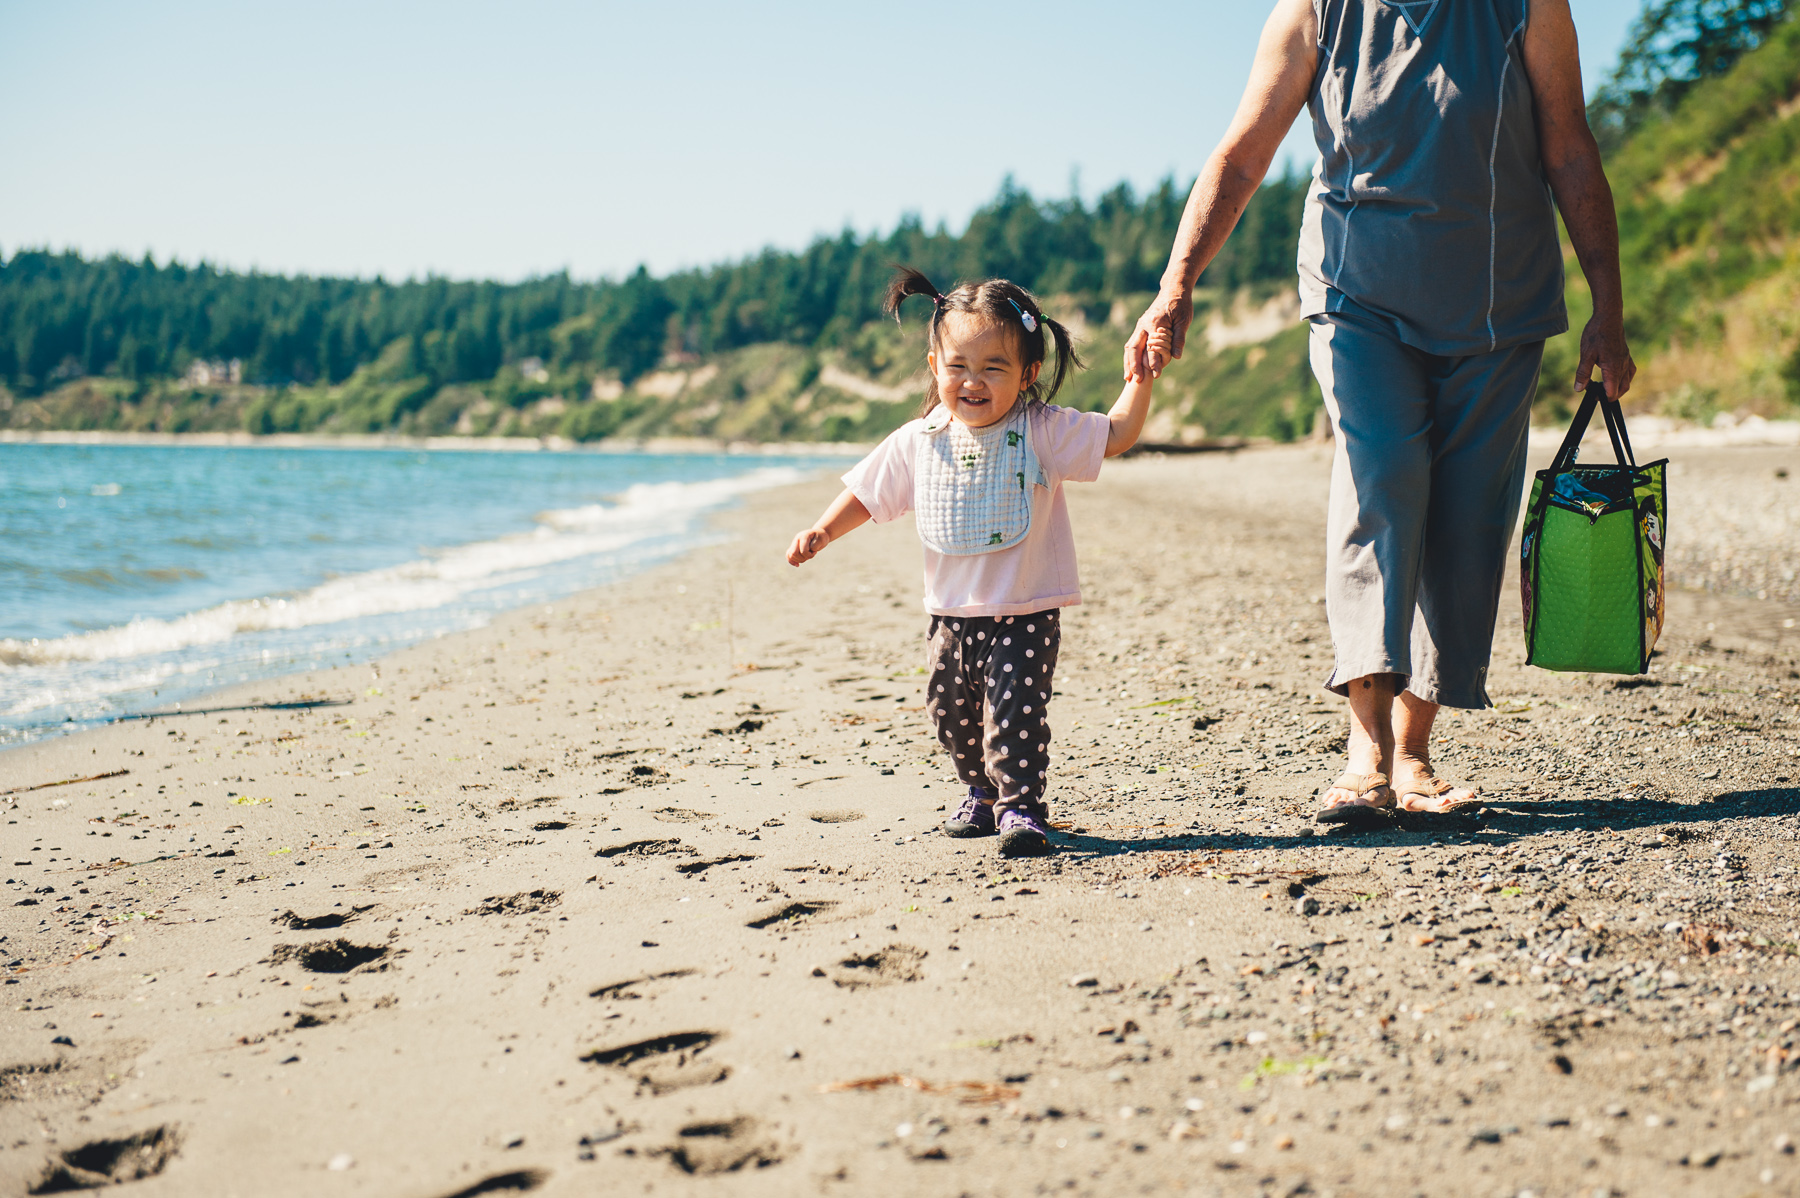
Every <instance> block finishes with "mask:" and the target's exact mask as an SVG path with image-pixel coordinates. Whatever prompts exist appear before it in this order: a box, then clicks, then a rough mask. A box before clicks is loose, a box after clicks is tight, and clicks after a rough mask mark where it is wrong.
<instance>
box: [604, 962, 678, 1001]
mask: <svg viewBox="0 0 1800 1198" xmlns="http://www.w3.org/2000/svg"><path fill="white" fill-rule="evenodd" d="M699 972H700V971H699V970H697V969H670V970H667V971H665V972H663V973H652V974H648V975H646V976H644V977H641V978H627V979H625V980H624V981H622V982H610V983H608V984H607V985H604V986H601V987H599V988H597V989H594V990H589V991H588V997H589V998H602V999H608V1000H617V999H626V998H655V997H656V994H657V993H659V992H660V991H661V989H662V987H660V986H658V985H657V983H658V982H673V981H676V980H677V979H680V978H691V977H693V976H694V975H695V974H697V973H699Z"/></svg>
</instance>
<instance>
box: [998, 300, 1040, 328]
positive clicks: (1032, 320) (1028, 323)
mask: <svg viewBox="0 0 1800 1198" xmlns="http://www.w3.org/2000/svg"><path fill="white" fill-rule="evenodd" d="M1006 302H1007V303H1009V304H1011V305H1012V306H1013V310H1014V311H1015V312H1017V313H1018V314H1019V323H1020V324H1022V325H1024V326H1025V331H1026V332H1027V333H1035V332H1037V327H1038V322H1037V317H1035V316H1033V315H1032V314H1031V313H1029V312H1027V311H1026V310H1025V309H1023V308H1021V307H1019V301H1018V300H1016V299H1009V300H1007V301H1006Z"/></svg>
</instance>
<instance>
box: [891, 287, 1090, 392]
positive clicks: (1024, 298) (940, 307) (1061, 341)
mask: <svg viewBox="0 0 1800 1198" xmlns="http://www.w3.org/2000/svg"><path fill="white" fill-rule="evenodd" d="M909 295H922V296H924V297H926V298H927V299H929V300H931V302H932V309H931V348H932V350H933V351H936V350H937V348H938V326H939V325H940V324H941V323H942V322H943V319H944V313H946V312H969V313H972V314H974V315H976V316H979V317H981V318H982V319H983V320H985V321H987V322H989V323H991V324H993V325H995V326H996V327H998V328H1000V329H1002V330H1004V331H1005V335H1006V336H1007V337H1009V338H1011V339H1012V341H1013V344H1014V345H1015V346H1016V347H1017V348H1018V350H1019V352H1020V356H1021V357H1022V358H1024V360H1025V368H1026V369H1027V370H1029V369H1030V368H1031V367H1032V366H1033V365H1036V364H1038V363H1041V362H1043V361H1045V360H1046V359H1047V358H1050V357H1051V356H1052V347H1054V356H1055V360H1054V362H1053V363H1052V366H1051V370H1050V371H1049V374H1050V381H1049V382H1048V383H1045V381H1044V373H1045V372H1044V371H1042V370H1039V371H1038V377H1037V378H1036V379H1035V380H1033V382H1032V384H1031V385H1030V386H1029V387H1027V388H1025V395H1024V398H1025V401H1026V402H1027V403H1048V402H1050V400H1051V399H1052V398H1054V397H1055V395H1056V393H1057V392H1058V391H1060V390H1061V389H1062V385H1063V382H1064V381H1065V380H1066V379H1067V378H1068V376H1069V375H1070V374H1072V373H1073V372H1074V371H1077V370H1080V369H1081V368H1082V362H1081V359H1080V358H1079V357H1077V356H1076V355H1075V343H1074V341H1073V340H1072V339H1071V338H1070V336H1069V330H1068V329H1067V328H1065V327H1064V326H1063V324H1062V322H1061V321H1058V320H1053V319H1051V318H1050V317H1048V316H1045V315H1044V311H1043V308H1042V307H1040V306H1039V304H1038V301H1037V297H1036V296H1034V295H1032V294H1031V292H1029V291H1027V290H1025V288H1023V287H1021V286H1019V285H1018V284H1017V283H1013V282H1010V281H1008V280H1006V279H984V280H982V281H981V282H979V283H959V284H957V285H956V287H955V288H954V289H952V290H951V291H949V292H947V293H946V292H941V291H939V290H938V289H937V288H936V287H934V286H933V285H932V282H931V280H930V279H928V278H926V277H925V275H924V273H923V272H921V271H917V270H914V269H913V268H912V267H910V266H896V267H895V268H894V281H893V282H891V283H889V284H888V289H887V296H886V297H885V298H884V299H883V300H882V303H881V307H882V310H883V311H884V312H891V313H893V314H894V321H895V322H896V323H898V322H899V320H900V304H901V302H902V301H904V300H905V299H906V297H907V296H909ZM937 406H938V389H937V376H936V375H933V376H932V379H931V383H930V385H929V386H927V387H926V389H925V400H924V402H923V403H922V404H921V405H920V407H919V415H921V416H924V415H927V414H929V413H930V411H931V409H933V408H935V407H937Z"/></svg>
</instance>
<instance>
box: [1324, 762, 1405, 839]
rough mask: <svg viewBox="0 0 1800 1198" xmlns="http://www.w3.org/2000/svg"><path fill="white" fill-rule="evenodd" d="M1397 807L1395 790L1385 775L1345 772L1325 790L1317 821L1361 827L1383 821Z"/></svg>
mask: <svg viewBox="0 0 1800 1198" xmlns="http://www.w3.org/2000/svg"><path fill="white" fill-rule="evenodd" d="M1393 809H1394V790H1393V788H1392V787H1391V786H1389V785H1388V778H1387V775H1386V774H1382V773H1371V774H1352V773H1345V774H1343V775H1342V776H1341V777H1339V778H1338V780H1337V781H1336V782H1333V783H1332V784H1331V788H1330V789H1329V790H1327V791H1326V792H1325V806H1324V807H1323V808H1321V809H1320V811H1319V814H1318V816H1317V817H1316V818H1317V819H1318V821H1319V822H1320V823H1322V824H1347V825H1350V826H1352V827H1361V826H1365V825H1369V824H1375V823H1383V822H1386V820H1387V819H1388V817H1389V814H1390V813H1391V812H1392V811H1393Z"/></svg>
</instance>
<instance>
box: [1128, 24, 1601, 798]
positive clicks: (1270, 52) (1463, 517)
mask: <svg viewBox="0 0 1800 1198" xmlns="http://www.w3.org/2000/svg"><path fill="white" fill-rule="evenodd" d="M1303 106H1305V107H1308V108H1309V109H1310V110H1311V113H1312V119H1313V128H1314V132H1315V134H1316V137H1317V140H1318V143H1319V151H1320V161H1319V165H1318V167H1317V168H1316V170H1315V172H1314V183H1313V187H1312V191H1311V195H1310V196H1309V198H1308V201H1307V209H1306V216H1305V220H1304V223H1303V227H1302V233H1301V239H1300V258H1299V267H1300V292H1301V300H1302V307H1301V313H1302V315H1303V316H1304V317H1306V319H1307V320H1308V321H1309V322H1310V323H1311V325H1312V365H1313V370H1314V373H1315V374H1316V375H1317V377H1318V379H1319V384H1320V387H1321V388H1322V390H1323V392H1324V398H1325V406H1326V411H1327V412H1328V413H1329V415H1330V418H1331V422H1332V426H1333V431H1334V432H1335V433H1336V436H1337V447H1336V456H1335V460H1334V462H1333V467H1332V485H1331V504H1330V510H1329V514H1328V517H1327V533H1326V535H1327V558H1326V610H1327V614H1328V616H1329V618H1330V621H1331V631H1332V640H1333V642H1334V645H1335V657H1336V661H1335V663H1334V668H1333V670H1332V673H1331V677H1330V678H1329V680H1328V681H1327V683H1326V685H1327V687H1328V688H1329V689H1331V690H1333V691H1335V692H1336V693H1338V694H1342V695H1347V696H1348V698H1349V700H1350V711H1351V721H1350V724H1351V726H1350V743H1349V757H1350V760H1349V768H1348V769H1347V770H1346V771H1345V773H1344V775H1343V776H1342V777H1341V778H1339V779H1338V781H1337V782H1336V783H1335V784H1334V785H1333V786H1332V787H1331V788H1330V789H1329V790H1328V791H1327V793H1326V796H1325V800H1326V801H1325V806H1324V809H1323V810H1322V811H1321V812H1320V819H1321V820H1324V821H1326V822H1337V823H1359V822H1365V821H1367V820H1369V819H1370V818H1372V817H1373V816H1374V812H1373V811H1372V810H1371V809H1379V808H1389V807H1393V806H1395V805H1396V804H1398V805H1399V806H1400V807H1402V808H1404V809H1407V810H1412V811H1430V812H1445V811H1451V810H1454V809H1455V808H1456V807H1457V806H1458V805H1459V804H1464V803H1468V802H1471V801H1473V792H1471V791H1469V790H1467V789H1462V788H1458V787H1455V786H1452V785H1451V784H1450V783H1448V782H1446V781H1444V780H1443V779H1440V778H1438V777H1437V776H1436V774H1435V773H1433V771H1432V767H1431V759H1430V753H1429V745H1430V737H1431V725H1432V721H1433V720H1434V719H1435V718H1436V716H1437V712H1438V707H1439V706H1440V704H1448V705H1450V706H1453V707H1473V708H1478V707H1486V706H1488V697H1487V692H1486V686H1485V683H1486V676H1487V666H1488V659H1489V656H1490V654H1491V652H1492V647H1493V631H1494V617H1495V612H1496V610H1497V608H1498V604H1499V597H1500V586H1501V579H1502V576H1503V571H1504V567H1505V559H1506V549H1507V544H1508V542H1509V540H1510V538H1511V535H1512V529H1513V524H1514V521H1515V520H1516V519H1517V516H1518V508H1519V502H1520V497H1521V488H1522V484H1523V481H1524V473H1525V440H1526V433H1527V431H1528V426H1529V421H1530V410H1531V397H1532V394H1533V392H1534V390H1535V388H1536V383H1537V374H1538V366H1539V364H1540V362H1541V358H1542V352H1543V343H1544V339H1545V338H1546V337H1549V336H1553V335H1555V334H1557V333H1560V332H1563V331H1564V330H1565V329H1567V328H1568V318H1567V315H1566V313H1565V312H1564V309H1563V303H1562V290H1563V277H1562V257H1561V253H1560V250H1559V248H1558V245H1557V238H1556V221H1555V212H1554V210H1553V208H1552V203H1554V205H1555V208H1556V209H1560V210H1561V212H1562V216H1563V221H1564V223H1565V225H1566V226H1567V228H1568V230H1569V237H1570V240H1571V242H1573V244H1574V247H1575V252H1576V256H1577V257H1578V259H1579V260H1580V262H1581V267H1582V271H1583V272H1584V273H1585V275H1586V276H1587V280H1588V284H1589V289H1590V290H1591V291H1592V293H1593V297H1594V316H1593V319H1592V320H1590V321H1589V322H1588V324H1587V327H1586V328H1585V329H1584V330H1583V332H1582V336H1581V358H1580V365H1579V366H1578V367H1577V369H1576V375H1575V387H1576V389H1577V390H1580V389H1582V388H1583V387H1585V386H1586V384H1587V381H1588V379H1589V378H1590V377H1591V375H1592V372H1593V371H1594V370H1595V369H1596V368H1597V369H1599V370H1600V372H1601V375H1602V378H1603V380H1604V382H1605V385H1606V391H1607V394H1608V395H1609V396H1611V397H1613V398H1617V397H1619V396H1620V395H1623V394H1624V393H1625V391H1626V389H1627V388H1629V387H1630V385H1631V379H1632V375H1633V373H1634V371H1635V367H1634V366H1633V364H1632V361H1631V354H1630V351H1629V349H1628V348H1627V346H1626V344H1625V332H1624V316H1623V300H1622V296H1621V294H1620V284H1619V267H1618V227H1617V224H1616V222H1615V218H1614V215H1613V204H1612V192H1611V189H1610V188H1609V187H1608V186H1607V183H1606V176H1605V174H1604V173H1603V171H1602V169H1601V165H1600V155H1599V150H1598V148H1597V147H1596V146H1595V144H1594V139H1593V136H1592V134H1591V133H1589V131H1588V126H1587V117H1586V110H1585V106H1584V105H1583V102H1582V95H1581V69H1580V61H1579V56H1578V53H1577V47H1576V39H1575V26H1574V21H1573V19H1572V17H1571V16H1570V13H1569V6H1568V0H1278V3H1277V4H1276V6H1275V11H1274V12H1273V14H1272V15H1271V16H1270V18H1269V20H1268V23H1267V25H1266V26H1265V27H1264V29H1263V34H1262V40H1261V43H1260V45H1259V46H1258V49H1257V54H1256V62H1255V65H1254V67H1253V69H1252V71H1251V77H1250V82H1249V85H1248V87H1247V88H1246V90H1245V93H1244V98H1243V100H1242V102H1241V104H1240V106H1239V108H1238V112H1237V116H1236V118H1235V119H1234V120H1233V122H1232V125H1231V128H1230V129H1229V131H1228V132H1227V133H1226V135H1225V139H1224V140H1223V141H1222V142H1221V143H1220V145H1219V147H1218V148H1217V149H1216V150H1215V151H1214V152H1213V154H1212V156H1211V157H1210V158H1209V159H1208V160H1207V163H1206V166H1205V168H1204V169H1203V170H1202V171H1201V173H1200V177H1199V179H1198V180H1197V181H1196V182H1195V184H1194V190H1193V194H1192V195H1191V196H1190V197H1189V199H1188V205H1187V211H1186V213H1185V214H1184V216H1183V218H1182V223H1181V229H1180V232H1179V233H1178V234H1177V237H1176V243H1175V248H1174V250H1173V252H1172V253H1171V255H1170V258H1169V266H1168V269H1167V271H1166V272H1165V274H1164V277H1163V285H1162V289H1161V292H1160V294H1159V295H1158V296H1157V298H1156V301H1155V302H1154V303H1153V304H1152V305H1151V306H1150V308H1149V310H1148V311H1146V312H1145V313H1144V315H1143V317H1142V318H1141V319H1140V320H1139V322H1138V329H1137V332H1136V333H1135V335H1134V336H1133V338H1132V340H1131V341H1130V342H1129V343H1128V344H1127V345H1126V349H1125V372H1126V374H1127V376H1135V375H1137V374H1141V373H1143V372H1145V371H1150V372H1152V373H1154V372H1156V371H1158V370H1160V368H1161V365H1162V363H1161V362H1159V361H1155V360H1153V356H1152V355H1150V354H1149V353H1148V351H1147V344H1148V341H1147V338H1148V334H1149V332H1150V331H1151V330H1152V329H1155V328H1168V329H1169V330H1170V331H1171V332H1172V334H1173V338H1174V345H1175V356H1176V357H1180V356H1181V348H1182V344H1183V341H1184V340H1185V333H1186V330H1187V326H1188V323H1189V321H1190V320H1191V319H1192V316H1193V303H1192V290H1193V285H1194V283H1195V281H1196V280H1197V279H1198V278H1199V275H1200V272H1201V270H1202V269H1204V267H1205V266H1206V264H1207V262H1209V261H1210V260H1211V259H1212V256H1213V254H1214V253H1216V252H1217V250H1218V247H1219V246H1220V245H1221V244H1223V243H1224V241H1225V239H1226V237H1228V236H1229V235H1230V232H1231V229H1232V226H1233V225H1234V224H1235V223H1236V222H1237V218H1238V216H1239V215H1240V214H1241V213H1242V211H1243V208H1244V205H1245V203H1246V202H1247V201H1248V200H1249V198H1250V196H1251V194H1252V193H1253V192H1254V191H1255V189H1256V188H1257V186H1258V185H1259V184H1260V183H1261V181H1262V177H1263V175H1264V174H1265V173H1266V172H1267V170H1268V167H1269V162H1270V160H1271V159H1272V158H1273V157H1274V154H1275V151H1276V148H1277V147H1278V146H1279V144H1280V142H1281V139H1282V137H1283V136H1284V135H1285V134H1286V132H1287V130H1288V129H1289V128H1290V127H1291V125H1292V124H1293V121H1294V119H1295V118H1296V117H1297V116H1298V114H1299V112H1300V109H1301V108H1302V107H1303Z"/></svg>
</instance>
